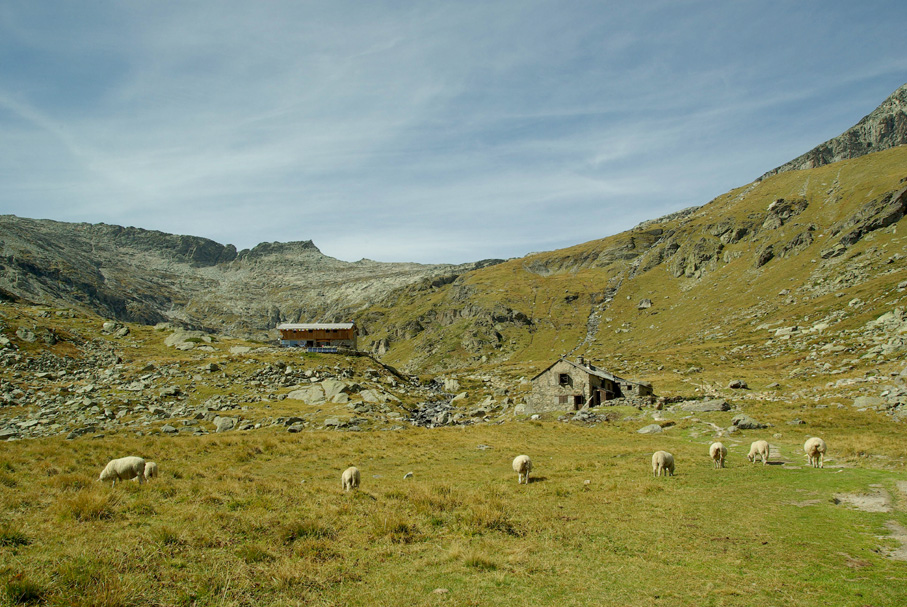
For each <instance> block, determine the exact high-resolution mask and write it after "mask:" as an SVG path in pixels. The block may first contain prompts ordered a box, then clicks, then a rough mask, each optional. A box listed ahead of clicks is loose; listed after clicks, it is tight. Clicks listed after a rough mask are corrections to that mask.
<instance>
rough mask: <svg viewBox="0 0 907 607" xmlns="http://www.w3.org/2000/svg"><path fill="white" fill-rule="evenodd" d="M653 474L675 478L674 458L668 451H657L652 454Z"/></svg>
mask: <svg viewBox="0 0 907 607" xmlns="http://www.w3.org/2000/svg"><path fill="white" fill-rule="evenodd" d="M652 472H653V473H654V474H655V476H659V475H662V474H663V475H664V476H668V475H670V476H674V456H673V455H671V454H670V453H668V452H667V451H656V452H655V453H653V454H652Z"/></svg>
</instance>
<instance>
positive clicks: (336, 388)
mask: <svg viewBox="0 0 907 607" xmlns="http://www.w3.org/2000/svg"><path fill="white" fill-rule="evenodd" d="M321 389H322V390H324V398H325V399H327V400H329V401H331V402H334V403H341V402H344V403H345V402H348V401H349V397H347V398H346V399H339V398H338V397H340V395H344V396H346V395H348V394H349V392H350V384H349V383H347V382H345V381H341V380H339V379H326V380H324V381H323V382H321Z"/></svg>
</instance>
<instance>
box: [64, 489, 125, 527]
mask: <svg viewBox="0 0 907 607" xmlns="http://www.w3.org/2000/svg"><path fill="white" fill-rule="evenodd" d="M118 504H119V499H118V498H117V497H116V496H115V495H113V494H111V493H107V492H104V491H103V490H101V491H97V490H95V491H92V490H83V491H79V492H78V493H76V494H74V495H72V496H70V497H65V498H63V499H62V500H61V501H60V502H59V505H58V508H59V513H60V515H61V516H63V517H69V518H73V519H75V520H77V521H83V522H84V521H103V520H109V519H112V518H113V517H114V516H116V512H117V505H118Z"/></svg>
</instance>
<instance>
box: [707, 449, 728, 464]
mask: <svg viewBox="0 0 907 607" xmlns="http://www.w3.org/2000/svg"><path fill="white" fill-rule="evenodd" d="M709 455H710V456H711V457H712V459H713V460H715V467H716V468H724V458H726V457H727V447H725V446H724V445H722V444H721V443H712V444H711V445H709Z"/></svg>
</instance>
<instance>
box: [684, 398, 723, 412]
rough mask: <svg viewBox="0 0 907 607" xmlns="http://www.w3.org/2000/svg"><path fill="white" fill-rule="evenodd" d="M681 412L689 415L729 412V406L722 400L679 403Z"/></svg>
mask: <svg viewBox="0 0 907 607" xmlns="http://www.w3.org/2000/svg"><path fill="white" fill-rule="evenodd" d="M679 406H680V410H681V411H689V412H691V413H707V412H709V411H730V410H731V405H730V404H728V402H727V401H726V400H724V399H723V398H713V399H710V400H687V401H684V402H682V403H680V405H679Z"/></svg>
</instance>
